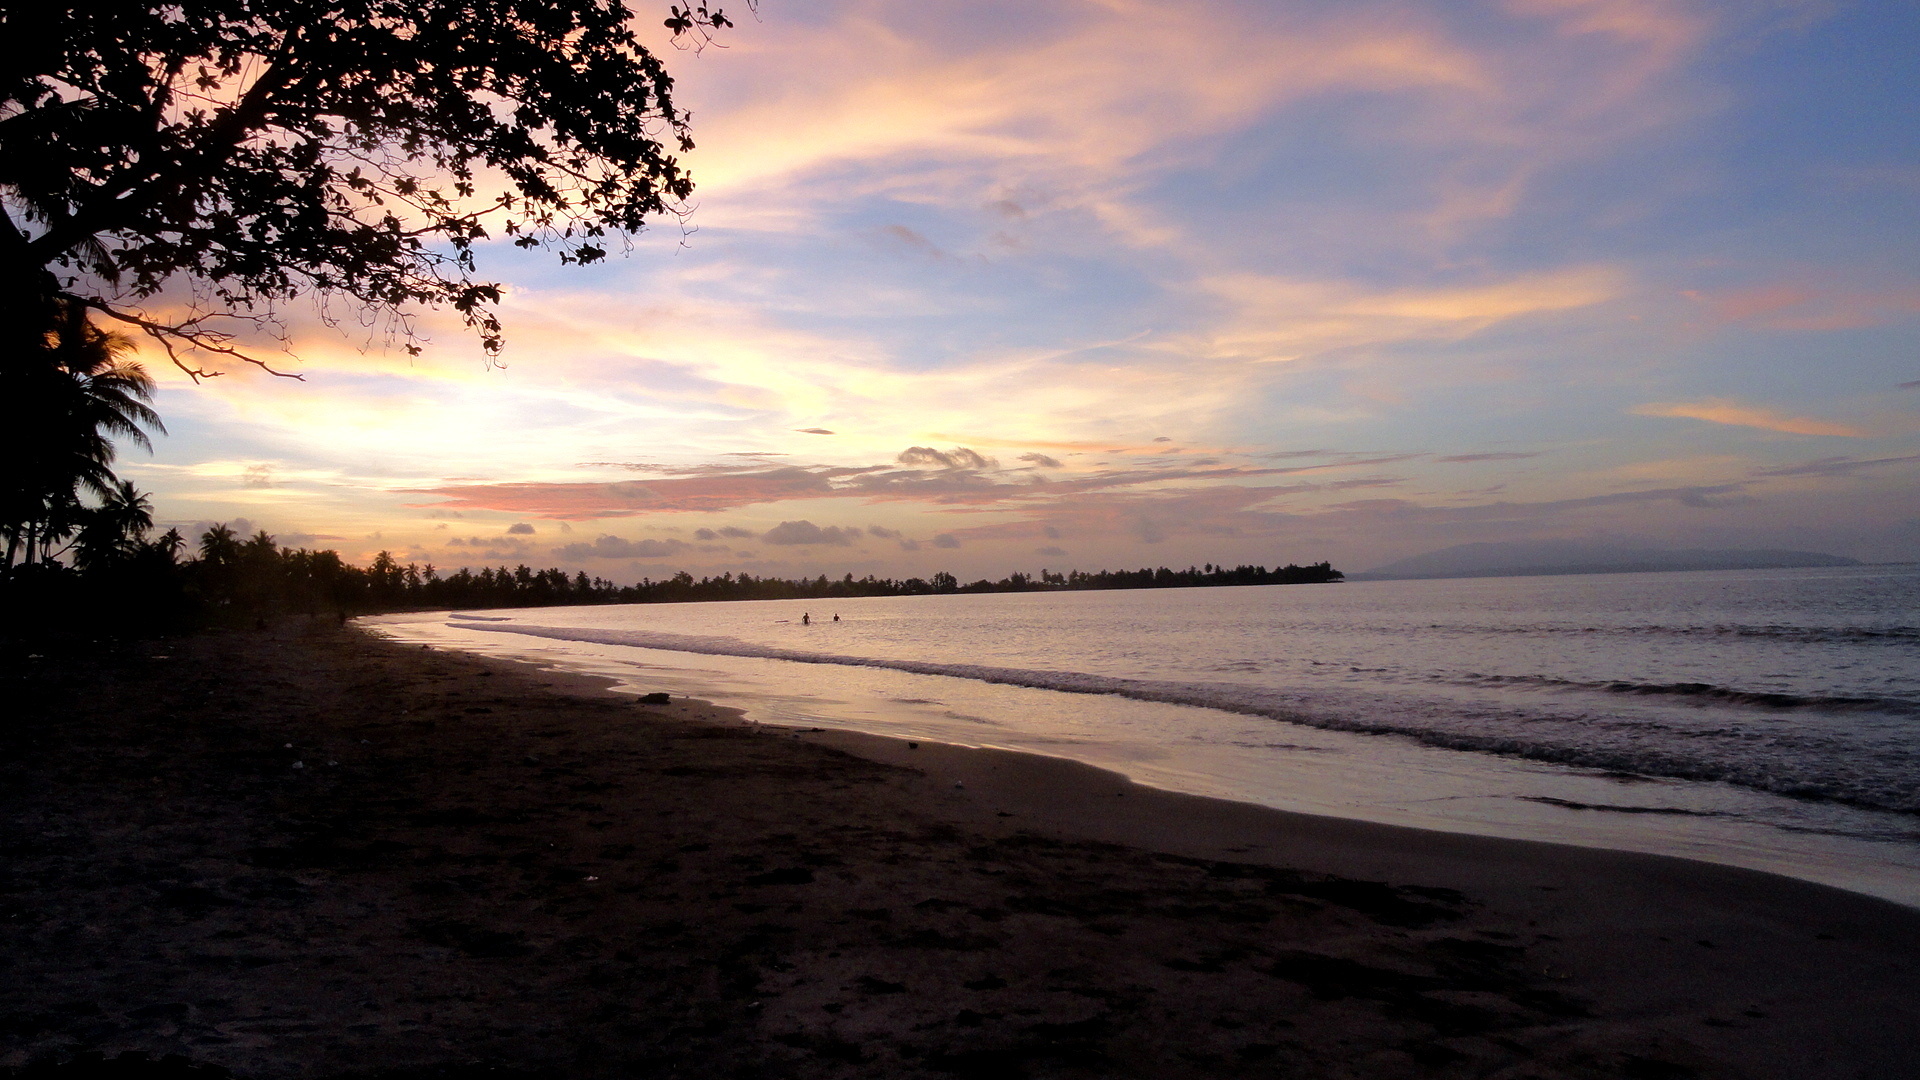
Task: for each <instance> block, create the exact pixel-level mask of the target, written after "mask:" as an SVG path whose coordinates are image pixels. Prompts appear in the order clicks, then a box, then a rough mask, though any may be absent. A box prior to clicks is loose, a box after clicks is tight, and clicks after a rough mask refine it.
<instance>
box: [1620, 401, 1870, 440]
mask: <svg viewBox="0 0 1920 1080" xmlns="http://www.w3.org/2000/svg"><path fill="white" fill-rule="evenodd" d="M1630 411H1632V412H1633V413H1635V414H1637V415H1640V416H1671V417H1677V418H1680V419H1686V420H1705V421H1706V422H1708V423H1710V424H1729V425H1732V426H1734V427H1750V428H1760V429H1761V430H1764V431H1779V432H1784V433H1786V434H1788V435H1840V436H1845V437H1848V438H1855V439H1858V438H1865V437H1866V432H1864V431H1861V430H1860V429H1859V428H1855V427H1852V426H1850V425H1847V424H1836V423H1833V422H1831V421H1827V420H1817V419H1814V418H1812V417H1807V416H1792V415H1789V414H1787V413H1782V412H1779V411H1776V410H1773V409H1768V408H1763V407H1760V406H1754V405H1742V404H1740V403H1738V402H1735V401H1730V400H1727V399H1725V398H1711V399H1709V400H1706V401H1697V402H1653V403H1650V404H1646V405H1636V406H1634V407H1633V409H1632V410H1630Z"/></svg>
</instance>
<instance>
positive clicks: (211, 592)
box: [0, 515, 1342, 628]
mask: <svg viewBox="0 0 1920 1080" xmlns="http://www.w3.org/2000/svg"><path fill="white" fill-rule="evenodd" d="M140 517H141V515H134V516H133V517H132V520H125V519H123V520H122V522H121V523H119V526H118V527H117V528H116V529H115V530H114V531H113V533H112V536H113V537H114V542H111V543H106V542H97V541H96V542H91V543H87V544H82V545H78V546H77V551H76V554H77V555H79V557H77V558H74V559H73V560H71V562H67V561H46V560H43V561H39V562H36V563H34V564H32V565H16V566H13V567H10V568H7V569H6V570H5V571H0V599H4V600H6V601H7V603H8V606H9V607H12V608H14V609H16V610H19V611H26V610H28V609H38V610H39V611H40V612H41V613H42V614H43V615H45V616H48V617H53V618H56V619H58V618H63V617H80V618H84V619H88V620H94V619H99V618H100V617H102V616H103V615H107V614H108V613H111V617H112V618H113V619H115V620H116V621H119V622H121V623H132V624H152V623H176V624H177V623H197V622H215V623H219V622H236V621H245V620H258V619H262V618H269V617H274V616H279V615H287V614H296V615H297V614H306V615H351V614H371V613H375V612H385V611H404V610H432V609H438V608H507V607H545V606H553V605H564V604H650V603H673V602H687V601H703V600H802V599H821V600H826V599H833V598H840V597H856V596H920V595H939V594H951V593H990V592H1045V591H1072V590H1084V589H1166V588H1182V587H1193V586H1210V585H1290V584H1305V583H1315V582H1330V581H1339V580H1341V577H1342V575H1341V573H1340V571H1338V570H1335V569H1334V568H1333V567H1332V566H1330V565H1328V564H1327V563H1324V562H1323V563H1314V564H1311V565H1308V566H1296V565H1288V566H1284V567H1276V568H1274V569H1271V570H1269V569H1267V568H1266V567H1264V566H1236V567H1231V568H1230V567H1225V566H1214V565H1213V564H1211V563H1209V564H1207V565H1206V566H1204V567H1192V566H1190V567H1188V568H1186V569H1185V570H1171V569H1168V568H1167V567H1164V566H1163V567H1159V568H1157V569H1147V568H1142V569H1139V570H1119V571H1114V570H1100V571H1095V572H1092V573H1088V572H1085V571H1081V570H1075V571H1072V572H1070V573H1064V574H1062V573H1054V572H1052V571H1048V570H1042V571H1041V572H1040V575H1039V576H1038V577H1032V576H1029V575H1027V574H1024V573H1014V574H1009V575H1007V576H1006V577H1004V578H1001V579H1000V580H998V581H990V580H987V579H984V578H982V579H981V580H978V581H973V582H969V583H964V584H963V583H962V582H961V581H960V580H959V579H957V578H956V577H954V575H952V574H950V573H946V572H944V571H943V572H941V573H937V574H934V575H933V576H932V577H930V578H918V577H909V578H899V579H896V578H876V577H873V576H872V575H868V576H867V577H864V578H855V577H854V576H853V575H852V574H846V575H844V576H842V577H840V578H837V579H836V578H829V577H827V576H826V575H825V574H822V575H820V576H819V577H815V578H811V579H809V578H797V579H786V578H776V577H754V576H753V575H752V574H732V573H728V574H721V575H720V576H718V577H704V578H699V579H695V578H694V576H693V575H692V574H689V573H687V572H685V571H681V572H680V573H677V574H674V575H673V576H671V577H668V578H664V579H661V580H659V581H655V580H653V579H651V578H648V579H644V580H642V581H640V582H638V583H636V584H632V585H619V584H615V583H614V582H612V581H609V580H607V579H605V578H597V577H590V576H588V575H587V574H586V573H584V572H582V573H575V574H572V575H569V574H568V573H567V572H566V571H564V570H559V569H547V570H534V569H532V568H531V567H528V566H524V565H522V566H516V567H513V568H511V569H509V568H507V567H504V566H501V567H483V568H481V569H479V570H471V569H467V568H464V567H463V568H462V569H460V570H457V571H454V572H453V573H451V574H443V573H442V572H441V571H440V570H439V569H438V568H436V567H434V566H433V565H431V564H427V565H421V564H419V563H404V564H403V563H401V562H399V561H398V560H396V559H395V558H394V557H393V556H392V555H391V554H390V553H388V552H384V551H383V552H381V553H380V554H379V555H378V556H377V557H376V558H375V559H374V560H373V563H372V564H371V565H369V566H365V567H360V566H354V565H352V564H351V563H348V562H347V561H346V560H344V559H342V558H341V557H340V554H339V552H336V551H311V550H308V549H305V548H285V547H281V546H279V545H278V544H277V543H275V541H274V538H273V537H272V536H270V535H268V534H267V533H265V532H261V533H257V534H255V535H254V536H252V537H250V538H247V539H244V540H243V539H241V538H240V537H238V536H236V535H235V534H234V532H233V531H232V530H231V529H229V528H227V527H226V526H224V525H218V526H215V527H213V528H212V529H209V530H207V532H205V533H204V534H202V536H201V537H200V541H199V544H198V545H197V546H196V547H195V548H194V549H193V550H191V551H190V550H189V549H188V546H187V543H186V540H185V538H184V537H182V536H181V535H180V533H179V532H178V531H175V530H169V531H168V532H167V533H165V534H164V535H162V536H160V537H159V538H157V539H148V537H147V535H146V533H147V529H146V528H145V527H144V523H143V522H142V521H141V520H140ZM129 628H132V627H131V626H130V627H129Z"/></svg>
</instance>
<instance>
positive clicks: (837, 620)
mask: <svg viewBox="0 0 1920 1080" xmlns="http://www.w3.org/2000/svg"><path fill="white" fill-rule="evenodd" d="M833 621H834V622H839V621H840V613H839V612H837V611H836V612H834V613H833Z"/></svg>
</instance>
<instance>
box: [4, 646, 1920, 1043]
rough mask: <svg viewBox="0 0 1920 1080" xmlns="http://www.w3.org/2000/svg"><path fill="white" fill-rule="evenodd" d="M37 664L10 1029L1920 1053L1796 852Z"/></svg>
mask: <svg viewBox="0 0 1920 1080" xmlns="http://www.w3.org/2000/svg"><path fill="white" fill-rule="evenodd" d="M35 664H39V665H40V666H39V667H38V668H36V667H35V666H34V665H35ZM7 666H8V671H7V676H8V679H9V682H10V683H12V684H13V685H14V686H15V690H16V695H17V696H19V697H20V698H21V699H22V700H23V701H25V702H26V703H27V705H28V709H27V718H26V720H24V721H22V722H21V723H20V724H18V725H16V727H15V728H14V729H11V730H10V731H9V732H8V733H7V735H6V736H5V737H6V738H7V739H8V740H9V742H8V749H9V750H10V751H11V752H10V753H9V755H8V759H7V761H6V763H5V764H4V765H0V777H4V780H5V784H4V786H0V793H4V803H5V809H6V812H7V816H6V818H5V823H6V825H7V827H8V829H7V834H6V835H9V836H12V837H15V838H18V839H15V840H11V841H8V842H7V843H8V850H7V854H8V855H9V863H8V873H7V875H6V877H5V878H4V883H5V891H4V892H0V904H4V906H5V908H6V914H7V915H8V918H7V919H6V920H4V921H0V926H4V927H5V933H6V934H7V935H8V936H7V939H6V949H5V951H4V952H0V956H3V957H4V958H5V959H4V967H0V972H4V973H6V974H7V975H8V977H7V978H5V979H0V1066H8V1065H19V1064H22V1063H24V1062H25V1061H27V1060H31V1059H33V1058H35V1057H36V1056H53V1057H59V1056H61V1055H63V1054H71V1053H77V1052H82V1051H85V1050H94V1051H99V1052H103V1053H107V1054H109V1055H112V1054H114V1053H117V1052H120V1051H123V1050H141V1051H145V1052H148V1053H151V1054H153V1055H154V1056H155V1057H156V1058H157V1057H159V1056H160V1055H161V1054H163V1053H182V1054H185V1055H187V1056H188V1057H190V1058H192V1059H194V1060H197V1061H206V1062H210V1063H215V1064H220V1065H223V1066H225V1067H227V1068H230V1069H232V1070H233V1071H234V1072H235V1073H236V1074H237V1075H238V1076H240V1077H243V1078H248V1080H251V1078H254V1077H268V1076H276V1077H277V1076H287V1077H327V1076H338V1075H344V1074H348V1073H360V1074H364V1073H366V1072H367V1071H369V1070H373V1071H382V1070H387V1071H391V1070H401V1071H402V1075H412V1074H408V1073H406V1072H405V1071H406V1070H416V1071H418V1070H431V1069H437V1068H443V1067H445V1066H447V1065H448V1064H449V1063H458V1062H487V1063H491V1064H495V1065H498V1066H501V1067H506V1068H512V1069H534V1070H540V1069H565V1070H569V1071H572V1072H576V1073H579V1074H581V1075H587V1076H601V1075H605V1076H609V1077H611V1076H615V1075H622V1076H624V1075H634V1074H636V1073H638V1074H640V1075H645V1074H647V1073H649V1072H669V1071H675V1070H678V1071H680V1072H683V1073H688V1074H694V1075H713V1074H716V1073H718V1072H725V1071H737V1070H739V1069H742V1068H748V1067H751V1068H753V1069H756V1070H760V1071H764V1072H767V1073H769V1074H770V1075H782V1076H785V1075H792V1076H823V1077H824V1076H868V1075H872V1076H882V1075H885V1076H928V1077H944V1076H955V1075H959V1076H970V1075H978V1076H990V1075H991V1076H1016V1075H1022V1074H1040V1075H1050V1076H1051V1075H1060V1076H1080V1075H1087V1076H1094V1075H1101V1076H1105V1075H1140V1076H1186V1075H1193V1076H1202V1075H1205V1076H1216V1075H1272V1074H1274V1073H1275V1072H1279V1073H1282V1074H1286V1073H1292V1074H1296V1075H1303V1076H1342V1077H1345V1076H1354V1077H1359V1076H1367V1077H1374V1076H1387V1077H1390V1076H1423V1077H1424V1076H1447V1077H1452V1076H1462V1077H1465V1076H1470V1075H1471V1076H1484V1075H1494V1074H1499V1075H1507V1074H1509V1073H1511V1072H1512V1071H1513V1070H1515V1069H1519V1070H1521V1073H1524V1074H1526V1075H1532V1076H1538V1077H1542V1078H1549V1077H1569V1078H1572V1077H1582V1078H1584V1077H1598V1076H1622V1075H1627V1076H1661V1077H1685V1076H1702V1077H1722V1076H1724V1077H1735V1076H1748V1077H1771V1076H1779V1077H1789V1076H1791V1077H1795V1078H1819V1077H1833V1078H1835V1080H1839V1078H1841V1077H1859V1076H1868V1077H1880V1076H1884V1077H1889V1078H1892V1077H1897V1076H1905V1075H1911V1074H1912V1073H1913V1072H1914V1071H1915V1070H1916V1068H1917V1067H1920V1048H1916V1047H1915V1046H1913V1045H1912V1044H1911V1040H1910V1039H1908V1038H1907V1037H1906V1035H1905V1033H1906V1032H1909V1031H1911V1030H1913V1029H1914V1027H1915V1025H1916V1024H1917V1023H1920V971H1916V970H1915V961H1916V959H1917V958H1920V913H1915V912H1912V911H1910V910H1908V909H1905V908H1901V907H1899V906H1897V905H1894V904H1891V903H1888V902H1884V901H1877V900H1873V899H1871V898H1867V897H1862V896H1858V895H1855V894H1851V893H1846V892H1842V891H1839V890H1835V889H1830V888H1825V887H1822V886H1816V885H1812V884H1808V883H1804V882H1798V881H1794V880H1791V879H1786V878H1779V877H1775V876H1773V875H1767V874H1761V873H1757V872H1751V871H1741V870H1735V869H1731V868H1726V867H1718V866H1714V865H1711V864H1703V863H1694V862H1687V861H1683V860H1676V859H1665V858H1660V857H1656V856H1646V855H1633V854H1626V853H1615V852H1605V851H1599V850H1596V849H1586V848H1572V847H1562V846H1558V845H1549V844H1535V843H1528V842H1523V841H1509V840H1496V839H1487V838H1477V837H1468V836H1462V835H1457V834H1446V833H1432V832H1425V831H1421V830H1413V829H1405V828H1400V827H1395V826H1384V825H1374V824H1369V823H1365V822H1357V821H1348V820H1343V819H1331V818H1314V817H1309V816H1307V815H1298V814H1289V813H1287V812H1284V811H1275V810H1267V809H1263V808H1259V807H1254V806H1249V805H1246V804H1239V803H1231V802H1226V801H1223V800H1214V799H1206V798H1202V797H1198V796H1185V795H1178V794H1175V793H1170V792H1164V791H1158V790H1155V789H1150V788H1143V787H1139V786H1137V785H1132V784H1131V783H1129V782H1127V781H1125V780H1124V779H1122V778H1120V777H1118V776H1117V775H1116V774H1112V773H1106V772H1103V771H1100V770H1096V769H1093V768H1090V767H1087V766H1081V765H1076V764H1074V763H1071V762H1066V761H1062V760H1060V759H1051V758H1043V757H1038V756H1034V755H1025V754H1016V753H1012V752H1006V751H993V750H971V749H966V748H957V747H950V746H944V745H939V744H930V743H922V744H921V745H920V746H919V747H917V748H909V747H908V746H907V744H906V743H905V742H904V741H898V740H887V739H883V738H881V737H877V736H860V735H857V734H852V733H842V732H828V731H821V732H811V731H793V730H785V729H776V728H772V727H770V726H763V725H755V724H750V723H745V722H742V721H741V720H740V719H739V718H738V716H737V714H731V713H730V712H729V711H727V710H723V709H720V708H719V707H716V706H713V705H711V704H707V703H701V702H680V701H676V702H675V703H673V705H671V706H668V707H665V708H662V707H653V706H642V705H639V704H638V703H636V702H635V701H634V700H633V699H632V698H631V696H629V695H623V694H616V693H613V692H611V691H609V690H607V689H606V682H605V680H599V679H594V678H591V677H586V676H578V677H564V676H560V675H558V674H556V673H553V672H548V671H543V670H540V669H538V668H535V667H532V666H530V665H525V664H517V663H513V662H509V661H503V660H492V659H486V658H480V657H473V656H470V655H464V654H461V653H458V652H455V651H452V650H442V649H432V648H429V649H422V648H418V647H406V646H402V645H399V644H397V643H393V642H390V641H379V640H376V639H374V638H373V637H372V636H371V635H368V634H365V633H364V632H360V631H336V630H330V629H326V628H320V627H310V628H289V629H283V630H281V631H279V632H276V633H274V634H271V635H265V636H261V635H248V636H240V635H208V636H206V637H203V638H199V639H189V640H183V641H178V642H169V643H165V644H164V645H161V646H155V647H152V648H148V647H146V646H140V647H137V648H135V649H133V650H132V651H131V653H130V655H127V656H124V657H116V658H113V659H112V660H111V662H97V663H94V664H93V665H92V666H88V665H87V664H85V663H82V662H81V658H78V657H73V658H59V657H56V658H53V660H52V661H51V662H46V661H28V660H26V659H25V658H9V659H8V664H7ZM287 744H291V745H290V746H289V745H287ZM295 755H298V756H297V757H295ZM288 758H294V760H297V761H299V762H300V763H301V764H302V766H303V767H302V768H300V769H298V770H296V769H294V768H293V767H292V762H291V761H289V760H287V759H288ZM309 759H311V763H309ZM332 762H337V763H338V764H337V765H334V764H330V763H332ZM956 781H957V782H958V783H959V784H960V785H961V786H959V787H956V786H954V785H955V782H956ZM420 1074H421V1075H425V1073H424V1072H422V1073H420Z"/></svg>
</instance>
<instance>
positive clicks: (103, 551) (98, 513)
mask: <svg viewBox="0 0 1920 1080" xmlns="http://www.w3.org/2000/svg"><path fill="white" fill-rule="evenodd" d="M151 528H153V502H152V500H150V499H148V498H147V496H146V495H145V494H144V493H142V492H141V491H140V490H139V489H137V488H135V487H134V486H133V481H131V480H122V481H120V482H119V483H116V484H113V485H112V486H110V487H109V488H108V489H107V493H106V495H104V496H103V497H102V498H101V500H100V505H99V506H98V507H96V508H94V509H93V510H92V511H91V512H89V513H88V514H87V515H86V522H85V523H84V524H83V525H81V527H80V539H79V540H78V541H77V542H76V543H75V544H74V562H75V564H77V565H78V566H79V567H80V568H81V569H83V570H85V569H89V568H91V567H95V566H105V565H107V564H109V563H112V562H114V561H116V560H120V559H124V558H127V557H128V556H131V555H133V554H134V553H135V552H137V551H138V550H139V549H140V546H141V542H142V541H144V540H145V539H146V535H147V531H148V530H149V529H151ZM175 535H178V534H175Z"/></svg>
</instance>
